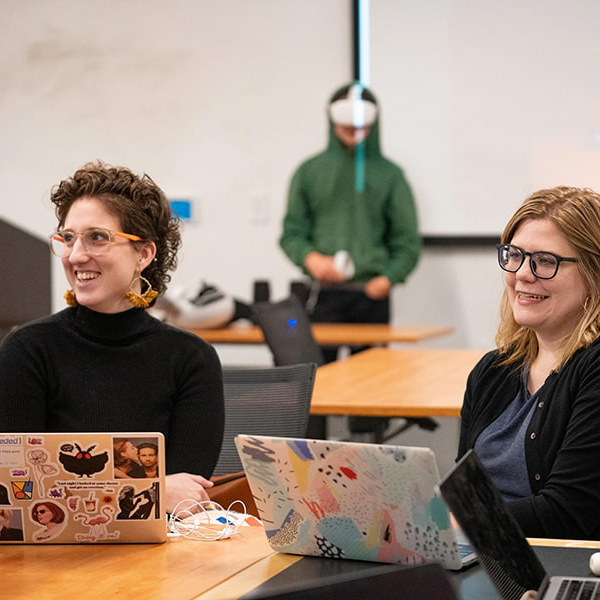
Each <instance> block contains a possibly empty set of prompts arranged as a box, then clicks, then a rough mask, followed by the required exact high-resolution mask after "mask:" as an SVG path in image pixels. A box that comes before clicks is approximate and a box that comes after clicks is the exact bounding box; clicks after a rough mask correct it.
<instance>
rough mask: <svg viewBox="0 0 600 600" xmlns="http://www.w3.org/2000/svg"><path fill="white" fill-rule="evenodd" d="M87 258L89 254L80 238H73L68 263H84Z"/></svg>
mask: <svg viewBox="0 0 600 600" xmlns="http://www.w3.org/2000/svg"><path fill="white" fill-rule="evenodd" d="M88 258H89V254H88V252H87V250H86V249H85V246H84V245H83V241H82V239H81V237H79V236H78V237H77V238H75V243H74V244H73V247H72V248H71V252H70V253H69V261H70V262H81V261H82V260H83V261H85V260H87V259H88Z"/></svg>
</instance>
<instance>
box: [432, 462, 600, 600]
mask: <svg viewBox="0 0 600 600" xmlns="http://www.w3.org/2000/svg"><path fill="white" fill-rule="evenodd" d="M439 488H440V491H441V494H442V496H443V498H444V500H445V501H446V504H447V505H448V507H449V508H450V510H451V511H452V513H453V515H454V517H455V519H456V520H457V521H458V523H459V524H460V526H461V528H462V529H463V532H464V533H465V535H466V536H467V537H468V538H469V540H470V541H471V544H472V546H473V548H474V549H475V551H476V552H477V554H478V555H479V559H480V561H481V564H483V566H484V567H485V569H486V571H487V572H488V575H489V576H490V579H491V580H492V583H493V584H494V586H495V587H496V589H497V590H498V592H499V593H500V596H501V597H502V598H503V600H520V598H521V597H522V596H523V594H524V593H525V592H527V591H528V590H533V591H537V596H536V598H537V600H566V599H569V600H583V599H586V600H594V599H600V579H598V578H595V577H549V576H548V574H547V573H546V570H545V569H544V567H543V566H542V563H541V562H540V561H539V559H538V558H537V556H536V554H535V552H534V551H533V549H532V548H531V546H530V545H529V543H528V542H527V539H526V538H525V536H524V535H523V532H522V530H521V528H520V527H519V524H518V523H517V522H516V520H515V519H514V517H513V516H512V515H511V514H510V512H509V511H508V508H507V506H506V504H505V502H504V500H503V499H502V496H501V495H500V492H499V491H498V490H497V489H496V487H495V486H494V484H493V483H492V481H491V479H490V478H489V476H488V474H487V472H486V471H485V469H484V467H483V465H482V464H481V462H480V461H479V459H478V458H477V455H476V454H475V452H473V450H470V451H469V452H468V453H467V454H465V455H464V456H463V457H462V458H461V460H460V461H459V462H458V463H457V464H456V465H455V467H454V468H453V469H452V470H451V471H450V472H449V473H448V474H447V475H446V476H445V477H444V478H443V479H442V480H441V482H440V484H439Z"/></svg>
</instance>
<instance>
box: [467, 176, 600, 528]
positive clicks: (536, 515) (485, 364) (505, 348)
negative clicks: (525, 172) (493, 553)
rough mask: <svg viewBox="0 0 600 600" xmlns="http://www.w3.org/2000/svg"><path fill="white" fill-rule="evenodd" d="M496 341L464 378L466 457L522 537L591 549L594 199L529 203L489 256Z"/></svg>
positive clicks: (597, 406) (595, 391)
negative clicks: (497, 299) (486, 477)
mask: <svg viewBox="0 0 600 600" xmlns="http://www.w3.org/2000/svg"><path fill="white" fill-rule="evenodd" d="M498 262H499V265H500V267H501V269H502V270H503V271H504V282H505V290H504V295H503V298H502V304H501V312H500V326H499V329H498V334H497V337H496V345H497V349H496V350H495V351H493V352H490V353H488V354H487V355H486V356H484V357H483V359H482V360H481V361H480V362H479V364H478V365H477V366H476V367H475V368H474V370H473V371H472V373H471V374H470V376H469V379H468V383H467V390H466V394H465V400H464V405H463V409H462V415H461V417H462V418H461V436H460V445H459V456H462V454H464V453H465V452H466V451H467V450H468V449H470V448H474V450H475V452H476V453H477V455H478V456H479V458H480V460H481V462H482V463H483V464H484V466H485V467H486V469H487V471H488V473H489V474H490V476H491V477H492V480H493V481H494V483H495V484H496V486H497V487H498V489H499V490H500V492H501V493H502V495H503V496H504V498H505V499H506V500H507V502H508V505H509V507H510V510H511V512H512V514H513V515H514V516H515V518H516V520H517V521H518V522H519V524H520V525H521V528H522V529H523V531H524V533H525V534H526V535H527V536H530V537H557V538H577V539H599V538H600V471H599V469H598V465H599V464H600V341H599V340H598V336H599V334H600V195H598V194H597V193H595V192H593V191H591V190H588V189H579V188H572V187H557V188H552V189H546V190H540V191H538V192H535V193H534V194H532V195H531V196H530V197H529V198H527V199H526V200H525V202H524V203H523V204H522V205H521V206H520V207H519V208H518V209H517V211H516V213H515V214H514V216H513V217H512V218H511V219H510V221H509V222H508V224H507V226H506V228H505V229H504V232H503V234H502V238H501V245H500V246H499V247H498Z"/></svg>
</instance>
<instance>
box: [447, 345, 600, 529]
mask: <svg viewBox="0 0 600 600" xmlns="http://www.w3.org/2000/svg"><path fill="white" fill-rule="evenodd" d="M521 368H522V365H521V364H518V365H516V366H515V365H511V366H508V367H507V366H500V365H499V356H498V353H497V352H495V351H494V352H489V353H488V354H486V355H485V356H484V357H483V358H482V359H481V360H480V361H479V363H478V364H477V365H476V366H475V368H474V369H473V371H472V372H471V374H470V375H469V378H468V382H467V390H466V393H465V399H464V404H463V408H462V411H461V433H460V443H459V451H458V455H459V457H460V456H462V455H463V454H464V453H465V452H466V451H467V450H468V449H470V448H473V446H474V444H475V440H476V439H477V437H478V436H479V434H480V433H481V432H482V431H483V429H485V427H487V426H488V425H489V424H490V423H491V422H492V421H494V420H495V419H496V418H497V417H498V415H499V414H500V413H501V412H502V411H503V410H504V408H506V406H507V404H508V403H509V402H510V401H511V400H513V399H514V398H515V396H516V394H517V390H518V387H519V383H520V377H521ZM525 460H526V463H527V471H528V473H529V482H530V484H531V489H532V492H533V493H532V495H531V496H528V497H526V498H519V499H517V500H512V501H510V502H509V503H508V504H509V508H510V510H511V512H512V514H513V515H514V516H515V517H516V519H517V521H518V522H519V524H520V525H521V528H522V529H523V532H524V533H525V535H527V536H529V537H558V538H575V539H600V340H596V341H595V342H594V343H593V344H592V345H591V346H589V347H588V348H585V349H581V350H579V351H578V352H576V353H575V355H574V356H573V357H572V358H571V359H570V360H569V361H568V362H567V364H566V365H565V366H564V367H563V368H562V369H561V371H560V372H558V373H551V374H550V375H549V376H548V378H547V379H546V381H545V382H544V385H543V386H542V387H541V388H540V391H539V397H538V404H537V407H536V409H535V412H534V414H533V416H532V419H531V422H530V424H529V427H528V429H527V433H526V435H525Z"/></svg>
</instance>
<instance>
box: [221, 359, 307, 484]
mask: <svg viewBox="0 0 600 600" xmlns="http://www.w3.org/2000/svg"><path fill="white" fill-rule="evenodd" d="M316 368H317V367H316V365H315V364H314V363H311V364H306V363H302V364H296V365H291V366H284V367H224V368H223V389H224V395H225V433H224V437H223V446H222V448H221V454H220V455H219V460H218V461H217V466H216V467H215V470H214V473H213V475H224V474H227V473H235V472H238V471H241V470H243V467H242V463H241V461H240V458H239V456H238V453H237V449H236V447H235V442H234V438H235V436H236V435H237V434H238V433H245V434H249V435H252V434H254V435H273V436H281V437H300V438H303V437H306V426H307V422H308V415H309V412H310V399H311V397H312V390H313V386H314V382H315V372H316Z"/></svg>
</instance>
